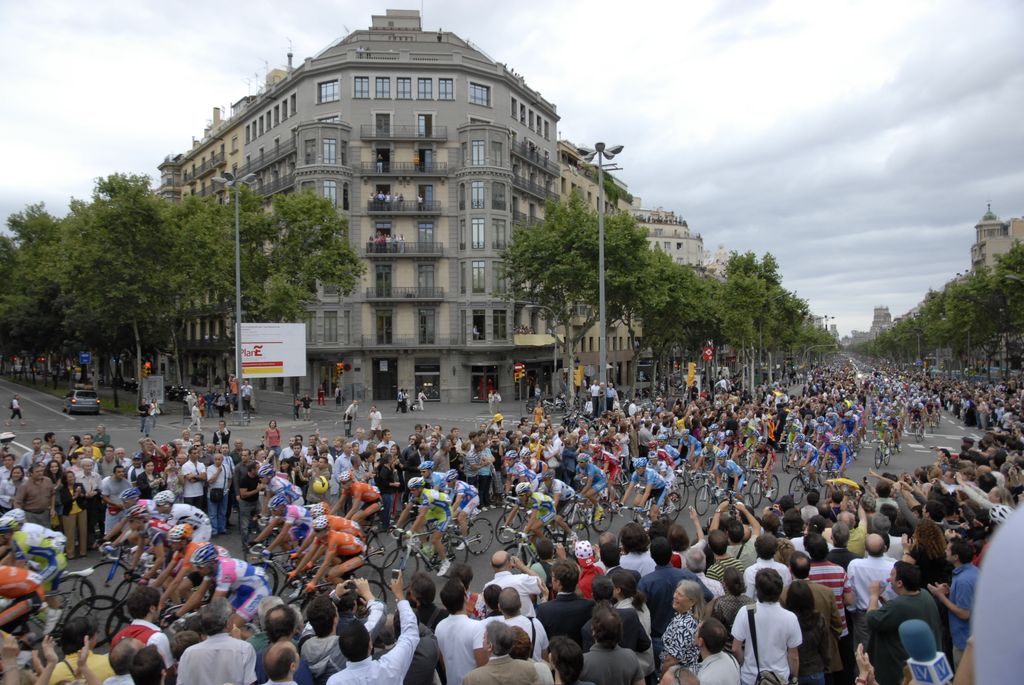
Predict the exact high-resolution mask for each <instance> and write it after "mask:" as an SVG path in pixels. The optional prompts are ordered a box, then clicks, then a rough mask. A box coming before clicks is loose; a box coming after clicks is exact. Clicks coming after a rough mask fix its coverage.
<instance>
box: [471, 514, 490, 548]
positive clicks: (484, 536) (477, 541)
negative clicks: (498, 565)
mask: <svg viewBox="0 0 1024 685" xmlns="http://www.w3.org/2000/svg"><path fill="white" fill-rule="evenodd" d="M492 542H494V524H493V523H491V522H490V521H489V520H488V519H485V518H484V517H483V516H477V517H476V518H474V519H473V520H472V521H470V523H469V534H468V535H467V536H466V547H468V548H469V553H470V554H472V555H474V556H477V555H480V554H483V553H484V552H486V551H487V550H489V549H490V548H491V543H492Z"/></svg>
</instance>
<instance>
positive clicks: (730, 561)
mask: <svg viewBox="0 0 1024 685" xmlns="http://www.w3.org/2000/svg"><path fill="white" fill-rule="evenodd" d="M729 566H732V567H733V568H734V569H736V570H737V571H738V572H739V574H740V576H741V577H742V576H743V571H744V570H746V567H745V566H744V565H743V562H742V561H740V560H739V559H736V558H735V557H725V558H723V559H718V560H716V561H715V563H714V564H712V565H711V566H710V567H709V568H708V570H707V576H708V578H710V579H711V580H717V581H718V582H722V578H724V577H725V569H726V568H727V567H729Z"/></svg>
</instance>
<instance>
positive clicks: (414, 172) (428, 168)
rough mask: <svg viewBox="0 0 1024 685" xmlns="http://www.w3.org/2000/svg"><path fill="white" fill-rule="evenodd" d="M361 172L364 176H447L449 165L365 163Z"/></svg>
mask: <svg viewBox="0 0 1024 685" xmlns="http://www.w3.org/2000/svg"><path fill="white" fill-rule="evenodd" d="M359 170H360V172H361V173H362V174H363V175H364V176H447V175H448V163H447V162H434V163H432V164H417V163H415V162H363V163H361V164H360V165H359Z"/></svg>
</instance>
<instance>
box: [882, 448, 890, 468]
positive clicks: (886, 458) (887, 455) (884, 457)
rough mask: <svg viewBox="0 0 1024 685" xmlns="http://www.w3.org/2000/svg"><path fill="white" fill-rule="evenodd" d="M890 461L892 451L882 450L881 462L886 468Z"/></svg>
mask: <svg viewBox="0 0 1024 685" xmlns="http://www.w3.org/2000/svg"><path fill="white" fill-rule="evenodd" d="M890 459H892V451H891V450H884V451H883V452H882V461H883V462H884V463H885V465H886V466H888V465H889V460H890Z"/></svg>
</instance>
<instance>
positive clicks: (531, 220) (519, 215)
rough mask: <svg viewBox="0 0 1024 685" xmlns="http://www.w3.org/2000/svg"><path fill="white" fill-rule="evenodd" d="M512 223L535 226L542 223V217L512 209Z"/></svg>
mask: <svg viewBox="0 0 1024 685" xmlns="http://www.w3.org/2000/svg"><path fill="white" fill-rule="evenodd" d="M512 223H514V224H520V225H522V226H537V225H539V224H542V223H544V217H539V216H529V215H527V214H524V213H523V212H520V211H519V210H518V209H514V210H512Z"/></svg>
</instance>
